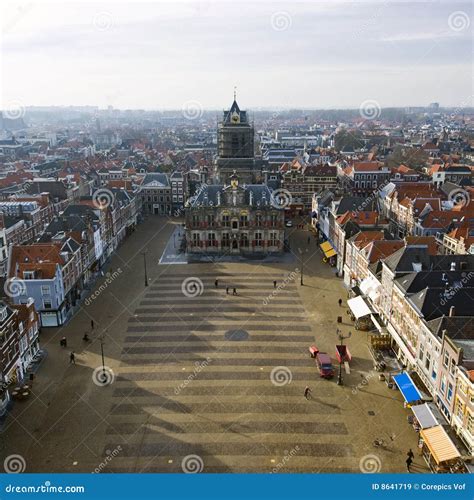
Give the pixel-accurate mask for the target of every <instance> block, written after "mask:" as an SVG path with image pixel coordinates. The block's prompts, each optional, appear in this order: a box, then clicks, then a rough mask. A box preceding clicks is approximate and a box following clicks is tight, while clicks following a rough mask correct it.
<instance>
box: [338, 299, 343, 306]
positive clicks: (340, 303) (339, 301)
mask: <svg viewBox="0 0 474 500" xmlns="http://www.w3.org/2000/svg"><path fill="white" fill-rule="evenodd" d="M337 302H338V304H339V307H341V306H342V299H339V300H338V301H337Z"/></svg>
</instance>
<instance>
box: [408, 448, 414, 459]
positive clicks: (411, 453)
mask: <svg viewBox="0 0 474 500" xmlns="http://www.w3.org/2000/svg"><path fill="white" fill-rule="evenodd" d="M407 457H410V458H411V459H412V460H413V459H414V458H415V454H414V453H413V451H412V449H411V448H410V449H409V450H408V453H407Z"/></svg>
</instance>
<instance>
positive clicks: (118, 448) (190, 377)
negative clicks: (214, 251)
mask: <svg viewBox="0 0 474 500" xmlns="http://www.w3.org/2000/svg"><path fill="white" fill-rule="evenodd" d="M178 224H179V221H178V220H176V219H168V218H165V217H150V218H148V219H147V220H146V221H145V223H143V224H142V225H141V226H139V228H138V229H137V231H136V232H135V233H134V234H133V235H132V236H131V237H129V238H128V239H127V240H126V241H125V243H124V244H123V246H122V247H121V248H120V249H119V250H118V252H117V253H116V254H115V255H114V256H113V258H112V259H111V262H110V263H109V266H108V273H107V274H106V275H105V276H104V277H103V278H102V279H101V280H100V281H99V282H98V283H96V284H95V288H94V289H93V290H91V293H93V295H91V299H90V300H89V301H87V304H86V303H84V304H83V305H82V307H81V309H80V311H78V313H77V314H76V315H75V316H74V318H73V319H72V320H71V321H70V322H69V323H68V324H67V325H66V326H65V327H63V328H55V329H44V330H43V331H42V333H41V345H42V348H43V349H45V350H46V351H47V357H46V359H45V360H44V361H43V363H42V366H41V367H40V369H39V371H38V373H37V377H36V379H35V381H34V384H33V396H32V397H31V398H30V399H28V400H26V401H23V402H18V403H15V406H14V408H13V409H12V411H11V413H10V415H9V416H8V418H7V419H6V421H5V422H3V423H2V425H1V427H0V437H1V449H0V454H1V460H2V463H3V460H4V459H5V458H6V457H8V456H11V455H20V456H21V457H22V458H23V459H24V463H25V471H26V472H48V471H50V472H93V471H96V472H315V473H317V472H361V471H362V472H373V471H380V472H404V471H405V455H406V452H407V450H408V449H409V448H412V449H413V450H414V451H415V453H416V444H417V435H416V433H415V432H414V431H413V429H412V428H411V426H409V425H408V423H407V416H408V414H409V411H408V410H407V409H404V407H403V399H402V396H401V395H400V393H399V392H398V391H394V390H389V389H388V388H387V385H386V384H385V383H383V382H380V381H379V379H378V374H376V373H375V372H374V371H373V362H372V359H371V357H370V353H369V350H368V347H367V334H366V333H365V332H360V331H356V330H355V329H354V327H353V325H352V324H350V320H349V317H348V316H347V314H346V308H345V307H344V306H345V301H346V298H347V297H346V292H345V290H344V288H343V284H342V280H341V279H340V278H337V277H336V276H335V274H334V269H332V268H331V267H329V266H328V265H327V264H325V263H324V262H323V261H322V255H321V253H320V251H319V249H318V248H317V244H316V240H315V239H314V237H311V240H310V243H309V244H308V241H307V238H308V235H309V234H310V233H308V232H305V231H303V230H301V229H295V228H294V229H292V235H291V240H292V248H293V251H294V252H295V254H296V255H297V257H295V258H294V259H293V261H292V259H289V261H288V262H284V263H267V264H259V263H258V262H252V263H248V262H238V263H234V262H215V263H197V264H174V265H167V264H166V263H164V262H162V263H161V264H160V263H159V261H160V258H161V257H162V254H163V251H164V249H165V246H166V245H167V244H168V242H169V240H170V237H171V235H172V234H173V231H175V229H176V228H177V226H178ZM298 248H300V249H301V250H302V255H304V265H303V269H304V273H303V275H304V286H301V285H300V269H301V259H300V257H299V256H300V254H299V252H298V251H297V250H298ZM144 251H146V260H147V273H148V281H149V286H147V287H145V286H144V266H143V260H144V256H143V252H144ZM216 279H217V280H218V286H217V287H216V286H215V280H216ZM274 281H276V282H277V288H276V289H275V288H274V283H273V282H274ZM227 287H229V290H228V291H229V293H226V288H227ZM234 287H235V288H236V292H237V295H233V289H234ZM339 298H342V299H344V304H343V307H339V305H338V299H339ZM337 316H342V318H343V323H342V324H337V322H336V318H337ZM91 320H93V321H94V329H93V330H92V331H91ZM337 327H339V328H341V330H342V332H343V333H344V334H347V333H348V332H349V331H351V332H352V336H351V338H350V339H348V340H347V343H348V345H349V348H350V350H351V352H352V355H353V361H352V362H351V373H350V374H349V375H347V374H346V373H344V385H343V386H339V385H337V369H338V367H337V366H335V369H336V376H335V377H334V378H333V379H332V380H324V379H321V378H320V377H319V375H318V372H317V369H316V366H315V364H314V360H312V359H311V358H310V356H309V352H308V347H309V345H311V344H316V345H317V346H318V348H319V349H320V350H321V351H326V352H328V353H329V354H330V355H331V357H332V359H333V362H334V363H335V359H334V358H335V354H334V351H335V347H334V346H335V344H336V342H337V336H336V329H337ZM86 332H87V333H88V334H89V336H90V337H91V339H92V342H90V343H88V344H85V343H84V342H83V341H82V337H83V335H84V333H86ZM101 334H103V335H104V338H103V350H104V359H105V365H106V367H107V369H106V372H105V374H106V376H107V377H108V378H107V382H110V383H108V384H107V385H105V386H101V385H100V382H101V380H102V379H101V377H102V375H103V373H102V369H101V368H102V361H101V340H100V337H101ZM62 336H66V337H67V339H68V347H67V349H63V348H61V347H60V346H59V339H60V338H61V337H62ZM71 350H73V351H74V352H75V353H76V363H77V364H76V365H70V364H69V353H70V351H71ZM306 386H309V387H310V388H311V391H312V393H311V397H310V398H309V400H306V399H305V398H304V395H303V393H304V389H305V387H306ZM376 438H378V439H383V440H384V441H385V442H386V443H387V444H386V446H385V447H384V448H374V446H373V441H374V439H376ZM413 471H414V472H422V471H423V472H424V471H426V468H425V465H424V462H423V460H422V458H421V457H419V456H418V455H417V454H416V457H415V462H414V467H413Z"/></svg>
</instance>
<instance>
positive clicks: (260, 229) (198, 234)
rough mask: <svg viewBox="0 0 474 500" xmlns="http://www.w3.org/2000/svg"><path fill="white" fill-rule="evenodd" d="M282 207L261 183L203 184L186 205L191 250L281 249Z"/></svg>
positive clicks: (241, 252) (258, 251)
mask: <svg viewBox="0 0 474 500" xmlns="http://www.w3.org/2000/svg"><path fill="white" fill-rule="evenodd" d="M284 232H285V230H284V211H283V210H282V209H281V208H278V207H277V204H276V202H275V201H273V198H272V193H271V191H270V189H269V188H268V187H267V186H265V185H261V184H246V185H245V184H244V185H242V184H239V180H238V177H237V175H235V174H234V175H233V176H231V178H230V184H229V185H223V184H219V185H204V186H203V187H202V189H201V190H200V191H199V193H198V194H197V196H196V197H195V198H194V199H193V200H192V201H191V203H190V204H189V206H188V208H187V209H186V242H187V249H188V252H189V253H191V254H193V253H194V254H230V255H247V254H262V255H263V254H269V253H278V252H282V251H283V242H284Z"/></svg>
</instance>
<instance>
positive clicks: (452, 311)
mask: <svg viewBox="0 0 474 500" xmlns="http://www.w3.org/2000/svg"><path fill="white" fill-rule="evenodd" d="M455 314H456V308H455V307H454V306H451V307H450V308H449V317H450V318H453V317H454V316H455Z"/></svg>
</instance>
